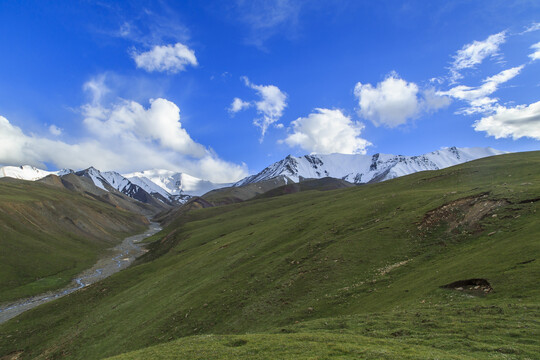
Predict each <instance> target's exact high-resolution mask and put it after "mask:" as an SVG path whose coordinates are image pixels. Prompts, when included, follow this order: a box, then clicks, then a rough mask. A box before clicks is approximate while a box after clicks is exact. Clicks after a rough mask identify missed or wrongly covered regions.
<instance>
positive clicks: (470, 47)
mask: <svg viewBox="0 0 540 360" xmlns="http://www.w3.org/2000/svg"><path fill="white" fill-rule="evenodd" d="M505 41H506V32H505V31H502V32H500V33H497V34H493V35H490V36H489V37H488V38H487V39H486V40H484V41H476V40H475V41H473V42H472V43H470V44H467V45H465V46H463V48H462V49H461V50H458V52H457V54H456V55H455V56H454V62H453V63H452V66H451V68H450V72H451V81H453V82H455V81H456V80H458V79H461V78H462V75H461V74H460V71H461V70H464V69H469V68H474V67H475V66H476V65H478V64H480V63H482V61H484V59H485V58H486V57H488V56H494V55H496V54H497V53H498V51H499V47H500V45H501V44H503V43H504V42H505Z"/></svg>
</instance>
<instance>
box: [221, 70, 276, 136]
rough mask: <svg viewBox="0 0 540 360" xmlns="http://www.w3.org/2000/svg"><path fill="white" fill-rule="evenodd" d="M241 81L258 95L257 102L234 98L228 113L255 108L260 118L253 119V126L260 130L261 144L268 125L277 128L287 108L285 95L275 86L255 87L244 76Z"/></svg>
mask: <svg viewBox="0 0 540 360" xmlns="http://www.w3.org/2000/svg"><path fill="white" fill-rule="evenodd" d="M241 79H242V80H243V81H244V83H245V84H246V86H247V87H250V88H251V89H253V90H255V91H256V92H257V94H258V95H259V100H255V101H252V102H247V101H244V100H242V99H240V98H234V100H233V102H232V103H231V106H230V107H229V111H230V112H231V113H236V112H238V111H240V110H243V109H247V108H249V107H251V106H253V107H255V108H256V109H257V113H258V114H259V115H260V117H258V118H255V119H254V120H253V124H254V125H255V126H257V127H259V128H261V138H260V141H261V142H262V141H263V139H264V135H265V134H266V130H268V127H269V126H270V125H272V124H274V125H275V126H278V127H279V125H280V124H276V123H277V121H279V119H281V117H282V116H283V111H284V110H285V108H286V107H287V94H286V93H284V92H283V91H281V90H280V89H279V88H278V87H277V86H275V85H256V84H253V83H252V82H251V81H249V79H248V78H247V77H245V76H243V77H242V78H241Z"/></svg>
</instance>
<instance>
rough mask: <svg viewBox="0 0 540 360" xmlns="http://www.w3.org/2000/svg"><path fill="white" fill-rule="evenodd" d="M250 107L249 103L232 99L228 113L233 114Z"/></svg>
mask: <svg viewBox="0 0 540 360" xmlns="http://www.w3.org/2000/svg"><path fill="white" fill-rule="evenodd" d="M250 106H251V104H250V103H249V102H247V101H244V100H242V99H240V98H237V97H236V98H234V100H233V102H232V103H231V106H230V107H229V112H230V113H233V114H235V113H237V112H239V111H242V110H244V109H247V108H249V107H250Z"/></svg>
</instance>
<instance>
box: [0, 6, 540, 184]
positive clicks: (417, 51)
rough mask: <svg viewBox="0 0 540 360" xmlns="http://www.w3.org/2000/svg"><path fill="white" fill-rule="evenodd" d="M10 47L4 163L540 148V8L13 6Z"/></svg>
mask: <svg viewBox="0 0 540 360" xmlns="http://www.w3.org/2000/svg"><path fill="white" fill-rule="evenodd" d="M0 33H1V34H2V36H1V37H0V164H3V165H22V164H32V165H36V166H39V167H42V168H44V167H48V168H49V169H57V168H63V167H69V168H75V169H79V168H84V167H88V166H90V165H93V166H95V167H97V168H99V169H102V170H113V169H114V170H118V171H121V172H128V171H135V170H144V169H150V168H167V169H171V170H177V171H184V172H187V173H189V174H192V175H194V176H198V177H202V178H206V179H210V180H212V181H216V182H221V181H222V182H229V181H234V180H238V179H239V178H241V177H243V176H245V175H247V174H248V173H254V172H257V171H260V170H261V169H262V168H264V167H265V166H267V165H269V164H270V163H272V162H274V161H277V160H279V159H281V158H283V157H285V156H286V155H288V154H293V155H303V154H309V153H331V152H342V153H367V154H373V153H377V152H383V153H392V154H404V155H416V154H422V153H426V152H430V151H433V150H436V149H439V148H441V147H445V146H454V145H455V146H459V147H474V146H491V147H493V148H496V149H500V150H506V151H528V150H538V149H539V145H540V3H539V2H537V1H352V0H351V1H318V0H313V1H287V0H276V1H240V0H239V1H218V2H212V1H209V2H206V1H204V2H203V1H182V2H172V1H171V2H166V1H156V2H148V1H144V2H130V3H129V4H128V3H123V2H114V3H112V4H111V3H110V2H98V1H80V2H77V1H57V2H44V1H3V2H0ZM535 45H536V46H535Z"/></svg>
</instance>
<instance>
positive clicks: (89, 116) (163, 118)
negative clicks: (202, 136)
mask: <svg viewBox="0 0 540 360" xmlns="http://www.w3.org/2000/svg"><path fill="white" fill-rule="evenodd" d="M82 109H83V115H84V116H85V119H84V123H85V125H86V126H87V128H88V129H89V130H90V131H92V132H93V133H94V134H96V135H98V136H99V137H101V138H104V139H107V138H114V137H117V136H119V137H123V138H138V139H141V140H147V141H148V140H156V141H158V142H159V144H160V145H161V146H162V147H163V148H166V149H170V150H174V151H177V152H179V153H182V154H185V155H189V156H193V157H197V158H202V157H204V156H205V154H206V149H205V148H204V146H202V145H200V144H198V143H196V142H195V141H193V140H192V139H191V137H190V136H189V134H188V133H187V131H186V130H185V129H183V128H182V124H181V122H180V109H179V108H178V106H176V105H175V104H174V103H173V102H171V101H168V100H166V99H161V98H160V99H151V100H150V107H149V108H148V109H145V108H144V107H143V106H142V105H141V104H139V103H137V102H135V101H127V100H121V101H119V102H118V103H116V104H114V105H113V106H112V107H111V108H103V107H102V106H100V105H96V104H87V105H84V106H83V107H82Z"/></svg>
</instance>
